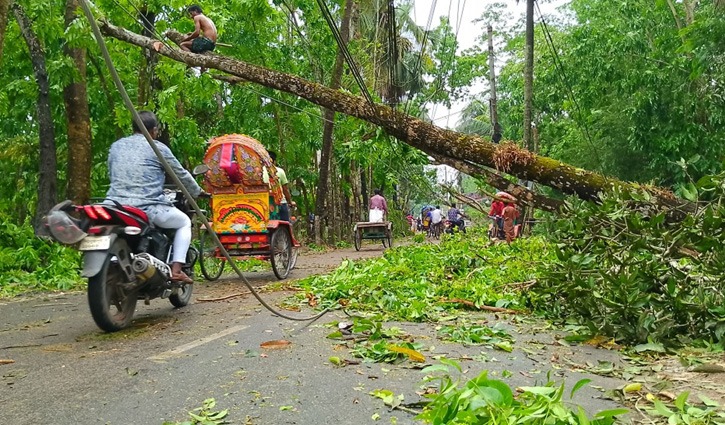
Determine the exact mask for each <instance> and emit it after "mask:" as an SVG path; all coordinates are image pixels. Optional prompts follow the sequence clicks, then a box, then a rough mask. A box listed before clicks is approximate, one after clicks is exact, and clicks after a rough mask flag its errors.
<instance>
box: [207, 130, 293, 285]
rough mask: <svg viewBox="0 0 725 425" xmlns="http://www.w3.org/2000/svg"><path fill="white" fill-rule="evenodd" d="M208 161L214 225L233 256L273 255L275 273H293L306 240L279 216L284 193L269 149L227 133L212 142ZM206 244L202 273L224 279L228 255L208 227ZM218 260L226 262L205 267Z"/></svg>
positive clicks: (265, 257) (283, 275)
mask: <svg viewBox="0 0 725 425" xmlns="http://www.w3.org/2000/svg"><path fill="white" fill-rule="evenodd" d="M204 164H206V165H207V166H208V167H209V170H208V171H207V172H206V174H205V175H204V183H203V184H204V190H206V191H207V192H209V193H210V194H211V201H210V204H211V228H212V231H214V233H216V235H217V236H218V237H219V240H220V241H221V243H222V245H223V246H224V248H225V249H226V250H227V252H229V255H230V256H232V257H235V259H236V257H240V259H246V258H258V259H261V260H269V261H270V262H271V264H272V271H273V272H274V274H275V276H277V278H278V279H285V278H287V276H288V275H289V273H290V271H291V270H292V269H293V268H294V266H295V263H296V262H297V254H298V252H297V251H298V248H299V246H300V244H299V242H298V241H297V240H296V239H295V237H294V233H293V231H292V225H291V224H290V223H289V222H287V221H282V220H280V219H279V205H280V202H281V201H282V198H283V197H284V195H283V193H282V186H281V184H280V183H279V180H278V179H277V170H276V168H275V167H274V165H273V164H272V159H271V158H270V157H269V154H268V153H267V150H266V149H265V148H264V146H263V145H262V144H261V143H259V142H258V141H257V140H255V139H253V138H251V137H249V136H246V135H240V134H227V135H223V136H219V137H216V138H213V139H212V140H211V141H210V143H209V146H208V148H207V150H206V153H205V155H204ZM200 248H201V249H200V251H201V255H202V256H203V257H206V258H205V260H206V261H201V262H200V263H201V265H202V272H203V273H204V275H205V277H207V278H212V279H210V280H214V279H216V278H218V277H219V275H220V274H221V270H222V269H223V265H224V261H225V259H224V256H223V255H222V254H221V252H220V249H219V248H218V247H217V246H216V245H215V244H214V242H213V239H212V238H210V237H209V235H207V232H206V231H203V232H202V233H201V238H200ZM215 259H216V260H217V261H218V264H221V266H220V267H217V268H215V269H214V270H213V271H212V270H206V271H205V267H204V266H205V265H208V264H209V263H210V261H209V260H212V261H211V262H212V263H213V262H214V260H215ZM207 268H208V267H207ZM207 272H209V275H208V276H207Z"/></svg>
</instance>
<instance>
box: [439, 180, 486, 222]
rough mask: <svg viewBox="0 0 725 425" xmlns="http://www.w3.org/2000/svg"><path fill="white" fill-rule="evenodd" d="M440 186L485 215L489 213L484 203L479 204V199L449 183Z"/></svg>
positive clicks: (459, 200)
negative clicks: (463, 192) (461, 191)
mask: <svg viewBox="0 0 725 425" xmlns="http://www.w3.org/2000/svg"><path fill="white" fill-rule="evenodd" d="M440 186H441V188H442V189H443V190H445V191H446V193H448V194H449V195H451V196H452V197H454V198H455V199H456V200H457V201H458V202H460V203H462V204H466V205H468V206H469V207H471V208H473V209H474V210H476V211H478V212H480V213H481V214H483V215H487V214H488V210H487V209H486V208H485V207H484V206H483V205H481V204H479V203H478V201H477V200H475V199H473V198H471V197H470V196H466V195H464V194H462V193H460V192H458V191H457V190H456V189H454V188H453V187H451V186H449V185H447V184H441V185H440ZM486 195H488V194H486Z"/></svg>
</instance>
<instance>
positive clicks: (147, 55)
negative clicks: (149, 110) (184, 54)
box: [138, 4, 160, 106]
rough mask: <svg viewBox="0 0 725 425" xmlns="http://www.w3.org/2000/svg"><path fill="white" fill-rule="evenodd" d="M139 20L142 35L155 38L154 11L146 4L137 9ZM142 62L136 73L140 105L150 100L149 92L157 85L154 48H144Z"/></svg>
mask: <svg viewBox="0 0 725 425" xmlns="http://www.w3.org/2000/svg"><path fill="white" fill-rule="evenodd" d="M139 20H140V21H141V25H142V27H143V31H142V32H141V33H142V34H143V35H144V36H146V37H149V38H155V37H156V36H155V31H156V13H154V12H152V11H149V10H148V5H146V4H145V5H144V6H143V7H142V8H141V10H139ZM143 56H144V63H143V64H142V65H141V68H140V69H139V73H138V104H139V105H141V106H145V105H148V103H149V101H151V93H152V92H153V89H154V88H160V87H154V86H158V85H159V84H158V82H157V81H156V77H155V75H156V64H157V63H158V62H159V55H158V54H157V53H156V52H155V51H154V50H149V49H146V50H144V51H143Z"/></svg>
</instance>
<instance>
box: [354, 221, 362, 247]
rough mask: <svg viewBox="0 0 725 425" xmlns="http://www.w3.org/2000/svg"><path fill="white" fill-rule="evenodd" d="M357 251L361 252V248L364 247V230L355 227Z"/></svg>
mask: <svg viewBox="0 0 725 425" xmlns="http://www.w3.org/2000/svg"><path fill="white" fill-rule="evenodd" d="M354 239H355V251H360V246H361V245H362V230H361V229H360V228H359V227H357V226H355V238H354Z"/></svg>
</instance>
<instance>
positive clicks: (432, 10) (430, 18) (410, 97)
mask: <svg viewBox="0 0 725 425" xmlns="http://www.w3.org/2000/svg"><path fill="white" fill-rule="evenodd" d="M437 1H438V0H433V2H432V3H431V6H430V13H428V23H427V24H426V27H425V31H424V32H423V41H422V42H421V45H420V55H418V62H417V63H416V65H415V67H413V74H412V75H413V76H415V74H416V73H418V72H419V71H420V69H421V68H422V66H421V63H422V62H423V55H424V54H425V46H426V43H427V41H428V33H429V32H430V26H431V24H432V23H433V15H434V13H435V9H436V3H437ZM412 100H413V89H412V87H411V89H410V90H408V99H406V101H405V108H404V109H403V111H404V112H405V114H406V115H407V114H408V110H409V109H410V104H411V103H412Z"/></svg>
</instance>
